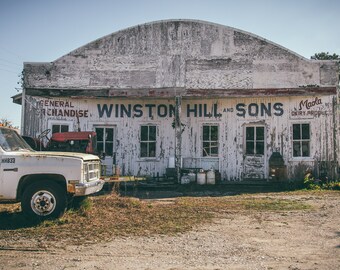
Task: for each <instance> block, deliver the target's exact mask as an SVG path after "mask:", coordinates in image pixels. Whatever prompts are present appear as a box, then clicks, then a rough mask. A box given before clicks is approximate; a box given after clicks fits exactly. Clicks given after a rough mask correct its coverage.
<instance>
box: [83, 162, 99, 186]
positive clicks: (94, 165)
mask: <svg viewBox="0 0 340 270" xmlns="http://www.w3.org/2000/svg"><path fill="white" fill-rule="evenodd" d="M99 178H100V163H99V161H90V162H85V163H84V179H85V181H87V182H91V181H95V180H98V179H99Z"/></svg>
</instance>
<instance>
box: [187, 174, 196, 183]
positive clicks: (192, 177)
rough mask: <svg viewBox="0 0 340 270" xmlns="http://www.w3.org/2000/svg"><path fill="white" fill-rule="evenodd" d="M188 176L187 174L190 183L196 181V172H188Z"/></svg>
mask: <svg viewBox="0 0 340 270" xmlns="http://www.w3.org/2000/svg"><path fill="white" fill-rule="evenodd" d="M188 176H189V179H190V182H191V183H192V182H195V181H196V174H195V173H193V172H189V173H188Z"/></svg>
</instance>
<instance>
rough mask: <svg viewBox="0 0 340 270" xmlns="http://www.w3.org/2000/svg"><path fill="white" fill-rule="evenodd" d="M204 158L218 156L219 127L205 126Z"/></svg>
mask: <svg viewBox="0 0 340 270" xmlns="http://www.w3.org/2000/svg"><path fill="white" fill-rule="evenodd" d="M202 155H203V157H208V156H211V157H216V156H218V126H217V125H204V126H203V153H202Z"/></svg>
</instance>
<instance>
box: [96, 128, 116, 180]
mask: <svg viewBox="0 0 340 270" xmlns="http://www.w3.org/2000/svg"><path fill="white" fill-rule="evenodd" d="M95 132H96V133H97V151H98V153H99V155H100V156H102V155H103V156H104V158H103V159H102V165H103V170H102V174H103V175H113V174H114V173H115V167H116V143H115V141H116V126H96V127H95Z"/></svg>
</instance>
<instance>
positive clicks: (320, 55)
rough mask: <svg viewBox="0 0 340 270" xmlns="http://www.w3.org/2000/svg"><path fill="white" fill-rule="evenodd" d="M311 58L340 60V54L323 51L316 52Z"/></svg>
mask: <svg viewBox="0 0 340 270" xmlns="http://www.w3.org/2000/svg"><path fill="white" fill-rule="evenodd" d="M310 59H313V60H340V57H339V55H337V54H336V53H333V54H329V52H326V53H325V52H321V53H315V54H314V55H313V56H311V57H310Z"/></svg>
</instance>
